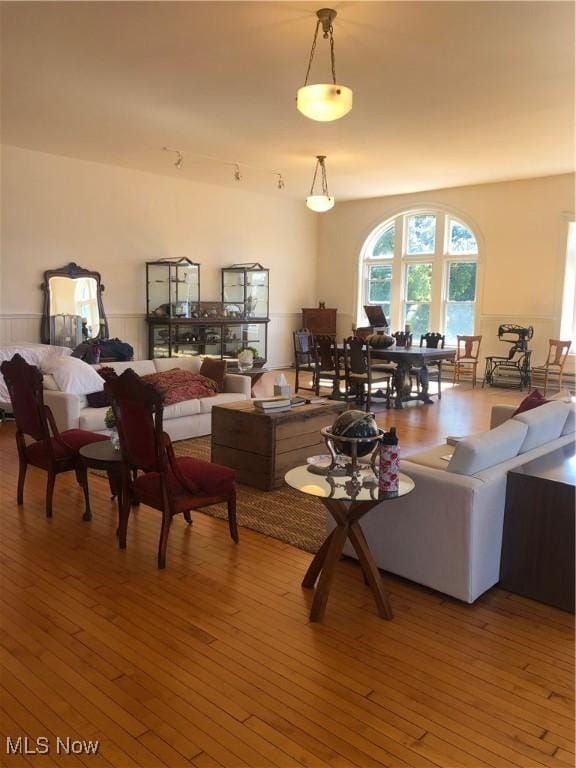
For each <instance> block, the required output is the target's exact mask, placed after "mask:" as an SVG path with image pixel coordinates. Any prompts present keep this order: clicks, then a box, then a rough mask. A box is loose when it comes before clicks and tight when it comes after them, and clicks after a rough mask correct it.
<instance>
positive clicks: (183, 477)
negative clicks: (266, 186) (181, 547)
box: [104, 369, 238, 568]
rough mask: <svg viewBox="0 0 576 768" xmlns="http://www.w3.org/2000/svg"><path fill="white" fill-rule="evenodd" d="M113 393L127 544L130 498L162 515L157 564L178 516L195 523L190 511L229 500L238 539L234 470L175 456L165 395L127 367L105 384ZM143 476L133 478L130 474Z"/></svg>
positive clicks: (121, 534)
mask: <svg viewBox="0 0 576 768" xmlns="http://www.w3.org/2000/svg"><path fill="white" fill-rule="evenodd" d="M104 388H105V390H106V392H108V394H109V395H110V399H111V401H112V409H113V411H114V415H115V417H116V423H117V425H118V434H119V437H120V450H121V451H122V483H123V494H122V511H121V513H120V525H119V528H118V539H119V545H120V548H121V549H125V548H126V534H127V530H128V518H129V515H130V505H131V501H132V502H134V501H135V502H137V503H138V502H139V503H142V504H146V505H147V506H149V507H153V508H154V509H157V510H159V511H160V512H161V513H162V527H161V531H160V541H159V544H158V568H165V567H166V547H167V545H168V534H169V532H170V526H171V524H172V518H173V517H175V515H178V514H182V515H183V517H184V519H185V520H186V522H187V523H191V522H192V518H191V516H190V511H191V510H193V509H201V508H202V507H209V506H212V505H213V504H221V503H225V504H226V505H227V507H228V526H229V529H230V536H231V537H232V539H233V540H234V541H235V542H236V543H237V542H238V526H237V523H236V485H235V477H236V473H235V472H234V470H232V469H229V468H228V467H223V466H221V465H219V464H212V463H210V462H207V461H201V460H200V459H193V458H191V457H189V456H179V457H176V455H175V453H174V449H173V447H172V442H171V440H170V438H169V436H168V435H167V434H166V433H165V432H164V431H163V426H162V420H163V410H164V408H163V405H162V396H161V394H160V393H159V392H158V390H157V389H156V388H155V387H154V386H153V385H152V384H149V383H146V382H145V381H143V380H142V379H141V378H140V377H139V376H138V375H137V374H136V373H134V371H132V370H131V369H128V370H126V371H124V373H123V374H122V375H121V376H119V377H118V378H116V379H112V380H110V381H107V382H106V383H105V385H104ZM134 470H136V471H141V472H143V474H141V475H137V476H136V478H135V479H133V478H132V476H131V473H132V472H133V471H134Z"/></svg>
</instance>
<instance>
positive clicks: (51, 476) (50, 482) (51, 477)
mask: <svg viewBox="0 0 576 768" xmlns="http://www.w3.org/2000/svg"><path fill="white" fill-rule="evenodd" d="M55 482H56V473H55V472H51V471H50V472H48V479H47V481H46V517H52V497H53V496H54V483H55Z"/></svg>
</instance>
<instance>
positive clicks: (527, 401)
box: [512, 389, 548, 416]
mask: <svg viewBox="0 0 576 768" xmlns="http://www.w3.org/2000/svg"><path fill="white" fill-rule="evenodd" d="M547 402H548V401H547V400H546V398H545V397H544V395H543V394H542V392H540V390H539V389H535V390H534V391H532V392H530V394H529V395H526V397H525V398H524V400H522V402H521V403H520V405H519V406H518V408H516V410H515V411H514V413H513V414H512V415H513V416H516V415H517V414H519V413H524V412H525V411H531V410H532V409H533V408H538V406H540V405H544V403H547Z"/></svg>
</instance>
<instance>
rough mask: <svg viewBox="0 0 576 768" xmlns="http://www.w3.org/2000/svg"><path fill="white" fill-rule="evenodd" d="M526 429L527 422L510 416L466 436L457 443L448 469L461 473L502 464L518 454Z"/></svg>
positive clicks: (464, 473) (473, 471)
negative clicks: (476, 433) (492, 427)
mask: <svg viewBox="0 0 576 768" xmlns="http://www.w3.org/2000/svg"><path fill="white" fill-rule="evenodd" d="M534 413H536V411H534ZM515 418H516V417H515ZM527 433H528V426H527V425H526V424H523V423H521V422H519V421H516V420H515V419H510V420H509V421H506V422H504V424H501V425H500V426H499V427H495V428H494V429H490V430H488V432H482V433H480V434H479V435H472V437H467V438H465V439H464V440H461V441H460V442H459V443H458V445H456V446H454V453H453V455H452V458H451V459H450V461H449V462H448V466H447V468H446V469H447V471H448V472H455V473H456V474H458V475H474V474H476V472H480V471H481V470H483V469H487V468H488V467H493V466H494V465H495V464H500V463H501V462H503V461H506V460H507V459H511V458H512V457H513V456H516V455H517V454H518V452H519V450H520V446H521V445H522V443H523V442H524V439H525V437H526V434H527Z"/></svg>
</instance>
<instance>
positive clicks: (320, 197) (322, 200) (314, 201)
mask: <svg viewBox="0 0 576 768" xmlns="http://www.w3.org/2000/svg"><path fill="white" fill-rule="evenodd" d="M325 160H326V155H316V168H315V169H314V178H313V179H312V186H311V188H310V194H309V195H308V197H307V198H306V205H307V206H308V208H310V210H311V211H315V212H316V213H324V211H329V210H330V208H334V198H333V197H330V195H329V194H328V182H327V181H326V166H325V165H324V161H325ZM318 169H320V177H321V183H322V194H314V185H315V184H316V179H317V177H318Z"/></svg>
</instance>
